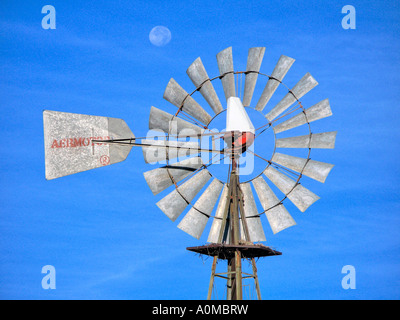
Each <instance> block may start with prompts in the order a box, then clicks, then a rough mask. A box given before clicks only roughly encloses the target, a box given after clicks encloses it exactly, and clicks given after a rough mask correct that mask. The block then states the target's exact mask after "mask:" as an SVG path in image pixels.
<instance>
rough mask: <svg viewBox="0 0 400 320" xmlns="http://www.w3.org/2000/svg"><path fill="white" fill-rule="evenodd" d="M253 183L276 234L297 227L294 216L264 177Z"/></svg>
mask: <svg viewBox="0 0 400 320" xmlns="http://www.w3.org/2000/svg"><path fill="white" fill-rule="evenodd" d="M252 183H253V186H254V188H255V189H256V193H257V196H258V199H259V200H260V202H261V205H262V207H263V209H264V210H267V211H266V212H265V215H266V216H267V219H268V222H269V225H270V226H271V229H272V232H273V233H274V234H276V233H278V232H280V231H282V230H285V229H287V228H289V227H291V226H294V225H296V222H295V221H294V219H293V218H292V216H291V215H290V214H289V212H288V211H287V210H286V208H285V206H284V205H283V204H282V203H280V201H279V200H278V198H277V197H276V195H275V194H274V192H273V191H272V190H271V188H270V187H269V186H268V184H267V182H266V181H265V180H264V178H263V177H262V176H259V177H257V178H256V179H254V180H253V181H252Z"/></svg>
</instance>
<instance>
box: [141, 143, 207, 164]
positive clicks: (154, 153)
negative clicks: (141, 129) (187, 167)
mask: <svg viewBox="0 0 400 320" xmlns="http://www.w3.org/2000/svg"><path fill="white" fill-rule="evenodd" d="M142 143H143V144H148V145H151V146H143V147H142V151H143V157H144V161H145V162H146V163H155V162H161V161H165V160H166V159H167V155H168V159H176V158H178V160H179V159H183V158H185V157H187V156H190V155H195V154H198V153H199V148H200V145H199V143H198V142H191V141H166V140H150V139H143V140H142ZM167 147H168V148H167Z"/></svg>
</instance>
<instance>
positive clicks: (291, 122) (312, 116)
mask: <svg viewBox="0 0 400 320" xmlns="http://www.w3.org/2000/svg"><path fill="white" fill-rule="evenodd" d="M331 115H332V110H331V107H330V105H329V99H325V100H322V101H321V102H318V103H317V104H315V105H313V106H312V107H310V108H308V109H306V110H304V112H301V113H299V114H297V115H296V116H294V117H292V118H290V119H288V120H286V121H285V122H282V123H280V124H279V125H277V126H275V127H274V131H275V133H280V132H284V131H286V130H289V129H293V128H297V127H299V126H301V125H303V124H306V123H307V122H308V123H310V122H313V121H316V120H319V119H323V118H326V117H329V116H331Z"/></svg>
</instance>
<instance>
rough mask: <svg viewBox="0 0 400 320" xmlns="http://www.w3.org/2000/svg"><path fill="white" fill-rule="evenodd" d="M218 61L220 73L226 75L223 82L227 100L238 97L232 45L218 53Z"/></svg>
mask: <svg viewBox="0 0 400 320" xmlns="http://www.w3.org/2000/svg"><path fill="white" fill-rule="evenodd" d="M217 63H218V68H219V73H220V75H224V76H223V77H222V79H221V82H222V87H223V88H224V93H225V98H226V100H228V99H229V98H230V97H236V93H235V76H234V74H233V72H234V70H233V58H232V47H229V48H226V49H225V50H222V51H221V52H219V53H218V54H217Z"/></svg>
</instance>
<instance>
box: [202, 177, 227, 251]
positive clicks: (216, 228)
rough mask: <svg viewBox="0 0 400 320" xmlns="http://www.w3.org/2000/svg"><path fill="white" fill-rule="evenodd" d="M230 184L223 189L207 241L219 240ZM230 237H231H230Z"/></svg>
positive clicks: (215, 241) (214, 241)
mask: <svg viewBox="0 0 400 320" xmlns="http://www.w3.org/2000/svg"><path fill="white" fill-rule="evenodd" d="M228 191H229V189H228V185H227V184H225V185H224V188H223V190H222V194H221V197H220V200H219V203H218V206H217V210H216V211H215V218H214V220H213V223H212V225H211V229H210V233H209V235H208V239H207V242H211V243H217V242H218V237H219V232H220V230H221V226H222V218H223V216H224V212H225V208H226V206H227V203H228V201H227V200H228V199H227V197H228ZM228 238H229V237H228Z"/></svg>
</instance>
